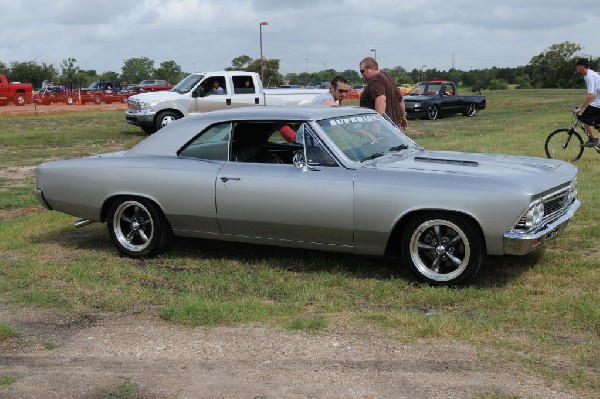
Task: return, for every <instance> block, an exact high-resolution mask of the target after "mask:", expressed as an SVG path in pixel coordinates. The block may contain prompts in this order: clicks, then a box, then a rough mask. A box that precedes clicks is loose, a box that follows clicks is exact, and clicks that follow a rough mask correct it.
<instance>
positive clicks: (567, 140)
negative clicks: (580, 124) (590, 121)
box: [544, 129, 584, 162]
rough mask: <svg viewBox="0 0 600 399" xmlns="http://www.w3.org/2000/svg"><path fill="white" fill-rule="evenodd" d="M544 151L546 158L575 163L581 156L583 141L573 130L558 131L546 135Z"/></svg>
mask: <svg viewBox="0 0 600 399" xmlns="http://www.w3.org/2000/svg"><path fill="white" fill-rule="evenodd" d="M544 149H545V150H546V156H547V157H548V158H552V159H560V160H561V161H567V162H572V161H577V160H578V159H579V158H581V154H583V150H584V147H583V139H582V138H581V135H580V134H579V133H577V132H576V131H575V130H573V129H558V130H555V131H553V132H552V133H550V134H549V135H548V138H547V139H546V143H545V144H544Z"/></svg>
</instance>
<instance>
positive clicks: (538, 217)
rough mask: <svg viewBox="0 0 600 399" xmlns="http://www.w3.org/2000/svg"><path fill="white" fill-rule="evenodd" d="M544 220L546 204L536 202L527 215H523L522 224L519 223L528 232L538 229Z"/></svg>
mask: <svg viewBox="0 0 600 399" xmlns="http://www.w3.org/2000/svg"><path fill="white" fill-rule="evenodd" d="M543 219H544V204H543V203H542V202H536V203H533V204H531V205H530V206H529V209H527V212H526V213H525V215H523V218H522V223H519V224H520V225H521V226H522V227H524V228H525V229H527V230H530V229H533V228H535V227H538V226H539V225H540V224H541V223H542V220H543Z"/></svg>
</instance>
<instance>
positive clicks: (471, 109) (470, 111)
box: [464, 103, 477, 117]
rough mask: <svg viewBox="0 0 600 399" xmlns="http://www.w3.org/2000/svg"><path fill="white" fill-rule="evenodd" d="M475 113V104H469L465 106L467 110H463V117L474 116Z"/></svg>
mask: <svg viewBox="0 0 600 399" xmlns="http://www.w3.org/2000/svg"><path fill="white" fill-rule="evenodd" d="M475 112H477V108H475V104H473V103H470V104H469V105H467V108H466V109H465V112H464V115H465V116H469V117H470V116H474V115H475Z"/></svg>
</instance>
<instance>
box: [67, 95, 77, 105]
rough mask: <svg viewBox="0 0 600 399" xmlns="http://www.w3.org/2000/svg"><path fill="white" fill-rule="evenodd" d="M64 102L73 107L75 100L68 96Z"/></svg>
mask: <svg viewBox="0 0 600 399" xmlns="http://www.w3.org/2000/svg"><path fill="white" fill-rule="evenodd" d="M65 102H66V103H67V105H73V104H74V103H75V100H74V99H73V97H71V96H69V97H67V100H66V101H65Z"/></svg>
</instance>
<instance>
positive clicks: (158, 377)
mask: <svg viewBox="0 0 600 399" xmlns="http://www.w3.org/2000/svg"><path fill="white" fill-rule="evenodd" d="M0 323H5V324H9V325H11V326H13V327H15V328H17V329H18V330H19V332H20V335H19V336H18V337H16V338H11V339H8V340H5V341H4V342H2V343H0V376H10V377H13V378H14V379H15V382H14V383H13V384H10V385H8V386H4V387H0V398H7V399H17V398H19V399H22V398H45V399H53V398H57V399H58V398H61V399H64V398H107V397H110V396H108V393H109V392H111V391H115V389H116V388H117V387H119V386H121V385H122V384H124V383H130V384H135V385H137V387H138V388H137V391H136V392H135V394H134V396H127V397H134V398H411V399H419V398H428V399H429V398H481V397H485V394H488V395H489V394H490V393H492V392H496V393H502V394H504V395H514V396H516V397H527V398H544V399H554V398H556V399H563V398H575V397H576V396H572V395H570V394H568V393H566V392H562V391H558V390H554V389H553V388H552V387H550V386H548V385H547V383H545V382H544V381H542V380H540V379H538V378H533V377H531V376H528V375H525V374H523V373H521V372H517V371H515V370H511V369H510V368H507V369H503V370H494V369H493V368H491V367H490V366H489V365H485V364H483V363H481V362H480V361H479V360H478V355H477V350H476V349H475V348H473V347H470V346H468V345H463V344H449V343H445V344H439V345H438V344H430V343H423V344H411V345H406V344H400V343H398V342H397V341H394V340H393V339H391V338H390V337H388V336H386V335H384V334H383V333H381V332H377V331H367V330H361V329H356V328H352V327H344V328H343V329H339V330H335V331H327V332H325V333H322V334H319V335H308V334H305V333H302V332H287V331H281V330H274V329H267V328H256V327H234V328H232V327H218V328H185V327H181V326H177V325H172V324H168V323H166V322H164V321H162V320H160V319H155V318H150V317H144V316H139V315H105V316H102V317H92V316H86V317H81V318H79V319H69V318H67V317H65V316H61V315H58V314H55V313H53V312H51V311H47V310H39V309H23V308H19V309H17V308H14V307H11V306H9V305H7V304H5V303H2V302H1V300H0Z"/></svg>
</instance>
